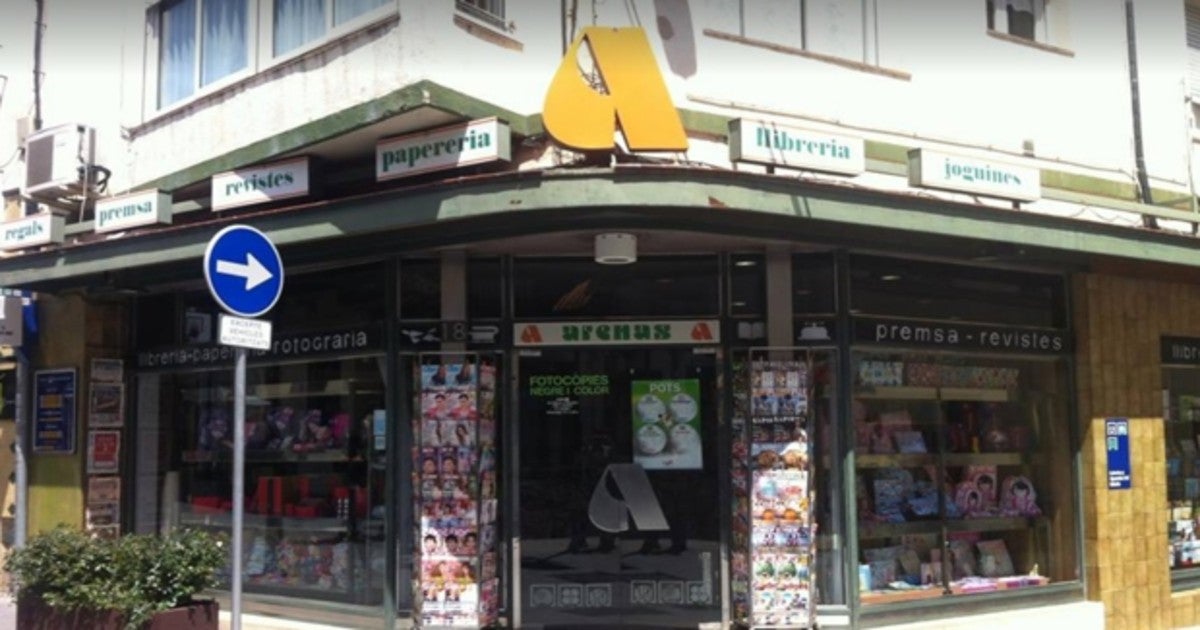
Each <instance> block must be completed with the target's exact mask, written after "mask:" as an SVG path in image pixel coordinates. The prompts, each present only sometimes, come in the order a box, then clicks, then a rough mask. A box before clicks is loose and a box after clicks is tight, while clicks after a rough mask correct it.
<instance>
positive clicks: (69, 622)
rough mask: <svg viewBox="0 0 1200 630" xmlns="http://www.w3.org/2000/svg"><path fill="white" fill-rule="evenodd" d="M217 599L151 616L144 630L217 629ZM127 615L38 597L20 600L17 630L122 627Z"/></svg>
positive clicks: (97, 629) (105, 629)
mask: <svg viewBox="0 0 1200 630" xmlns="http://www.w3.org/2000/svg"><path fill="white" fill-rule="evenodd" d="M218 612H219V607H218V606H217V602H214V601H204V602H197V603H195V604H192V605H191V606H185V607H182V608H172V609H171V610H166V611H163V612H160V613H158V614H157V615H155V616H153V617H151V618H150V620H149V621H147V622H146V623H145V624H144V625H143V626H142V630H218V628H219V623H218ZM124 626H125V619H124V616H123V615H122V614H121V613H119V612H115V611H111V610H68V611H63V610H58V609H56V608H51V607H50V606H47V605H46V604H45V602H43V601H42V600H41V599H39V598H36V597H22V598H21V599H20V600H18V601H17V630H76V629H78V628H89V629H92V630H121V629H122V628H124Z"/></svg>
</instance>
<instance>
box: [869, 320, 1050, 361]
mask: <svg viewBox="0 0 1200 630" xmlns="http://www.w3.org/2000/svg"><path fill="white" fill-rule="evenodd" d="M854 341H855V342H856V343H878V344H887V345H895V346H917V347H922V348H943V349H947V350H978V351H980V352H1015V353H1026V354H1062V353H1065V352H1070V351H1071V339H1070V337H1069V336H1067V333H1066V332H1065V331H1062V330H1053V329H1032V328H1016V327H1011V326H989V325H986V324H959V323H954V322H926V321H919V320H905V319H879V318H865V317H860V318H856V319H855V320H854Z"/></svg>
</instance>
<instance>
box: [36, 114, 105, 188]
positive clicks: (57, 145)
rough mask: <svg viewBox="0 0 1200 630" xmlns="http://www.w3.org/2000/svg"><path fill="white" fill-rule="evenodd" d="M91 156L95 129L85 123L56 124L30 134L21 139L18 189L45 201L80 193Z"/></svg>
mask: <svg viewBox="0 0 1200 630" xmlns="http://www.w3.org/2000/svg"><path fill="white" fill-rule="evenodd" d="M95 156H96V130H95V129H93V128H91V127H88V126H86V125H80V124H67V125H58V126H55V127H49V128H47V129H42V130H39V131H35V132H33V133H30V134H29V136H28V138H26V140H25V188H24V190H23V191H22V192H23V193H24V194H25V195H26V196H27V197H31V198H34V199H39V200H48V201H50V200H57V199H62V198H64V197H71V196H79V195H83V194H84V193H85V191H86V190H87V188H88V184H87V181H86V178H87V173H88V171H89V168H90V167H91V166H92V164H93V163H94V162H95Z"/></svg>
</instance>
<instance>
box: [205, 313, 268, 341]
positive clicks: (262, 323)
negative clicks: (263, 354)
mask: <svg viewBox="0 0 1200 630" xmlns="http://www.w3.org/2000/svg"><path fill="white" fill-rule="evenodd" d="M217 328H218V330H219V334H218V338H217V340H218V341H220V342H221V344H223V345H226V346H234V347H236V348H249V349H251V350H270V349H271V322H269V321H266V320H263V319H247V318H245V317H234V316H232V315H226V314H224V313H221V316H220V323H219V325H218V327H217Z"/></svg>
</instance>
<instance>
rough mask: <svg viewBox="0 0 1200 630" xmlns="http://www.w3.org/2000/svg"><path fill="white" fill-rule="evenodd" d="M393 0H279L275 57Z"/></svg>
mask: <svg viewBox="0 0 1200 630" xmlns="http://www.w3.org/2000/svg"><path fill="white" fill-rule="evenodd" d="M389 2H390V0H275V6H274V7H273V29H272V30H273V33H272V34H273V36H274V37H273V45H272V52H273V54H274V55H275V56H279V55H283V54H286V53H288V52H291V51H293V50H295V49H297V48H300V47H301V46H303V45H305V44H308V43H310V42H314V41H316V40H318V39H321V38H322V37H324V36H325V35H326V34H327V33H328V32H329V31H331V30H333V29H334V28H336V27H338V26H341V25H342V24H345V23H347V22H349V21H351V20H353V19H355V18H357V17H359V16H362V15H365V14H367V13H370V12H371V11H373V10H375V9H377V8H379V7H381V6H383V5H385V4H388V3H389Z"/></svg>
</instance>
